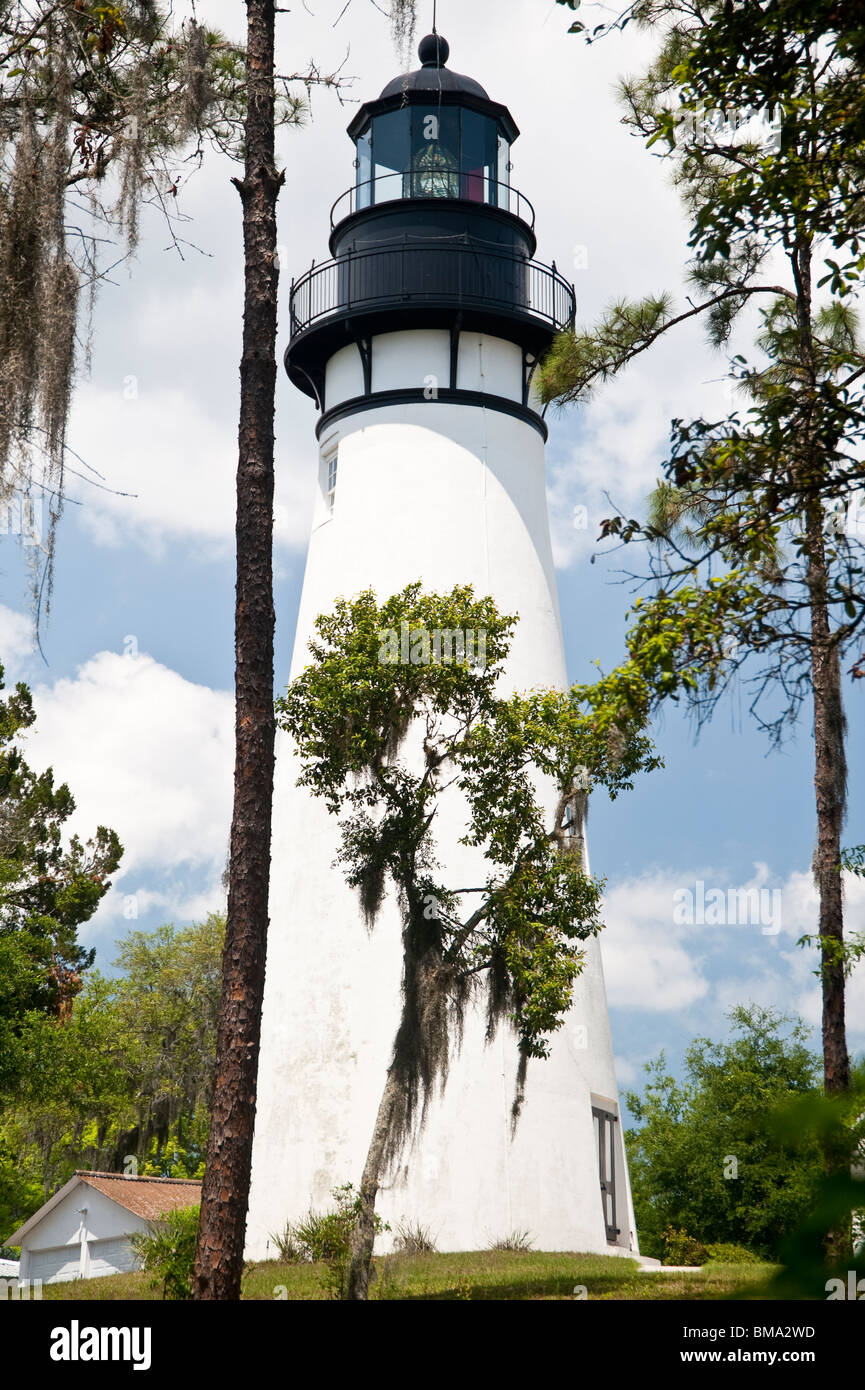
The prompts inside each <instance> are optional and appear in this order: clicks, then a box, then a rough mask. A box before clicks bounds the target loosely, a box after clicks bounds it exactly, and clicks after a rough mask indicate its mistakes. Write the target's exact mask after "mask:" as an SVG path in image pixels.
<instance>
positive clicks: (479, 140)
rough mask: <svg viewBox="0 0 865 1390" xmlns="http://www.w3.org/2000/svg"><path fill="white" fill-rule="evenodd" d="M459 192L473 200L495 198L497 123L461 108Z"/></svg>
mask: <svg viewBox="0 0 865 1390" xmlns="http://www.w3.org/2000/svg"><path fill="white" fill-rule="evenodd" d="M461 124H462V144H461V150H460V168H461V172H462V196H463V197H464V198H468V199H469V200H470V202H473V203H495V202H496V187H495V185H496V174H495V168H496V123H495V121H494V120H492V119H491V118H490V117H489V116H481V115H480V114H479V113H478V112H477V111H463V112H462V122H461Z"/></svg>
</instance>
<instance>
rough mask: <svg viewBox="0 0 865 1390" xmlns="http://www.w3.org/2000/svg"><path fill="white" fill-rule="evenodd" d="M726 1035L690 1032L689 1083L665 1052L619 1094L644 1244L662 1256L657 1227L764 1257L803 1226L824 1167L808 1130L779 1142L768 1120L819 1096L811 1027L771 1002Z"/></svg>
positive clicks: (738, 1017)
mask: <svg viewBox="0 0 865 1390" xmlns="http://www.w3.org/2000/svg"><path fill="white" fill-rule="evenodd" d="M729 1018H730V1022H731V1024H732V1029H731V1034H732V1035H731V1037H730V1038H729V1039H728V1040H727V1041H725V1042H713V1041H712V1040H710V1039H709V1038H705V1037H700V1038H695V1040H694V1041H693V1043H692V1044H691V1045H690V1047H689V1048H688V1050H687V1052H686V1054H685V1071H684V1079H683V1080H682V1081H681V1082H677V1081H675V1080H674V1079H673V1077H672V1076H671V1075H670V1074H669V1072H668V1070H667V1065H666V1060H665V1058H664V1055H663V1053H661V1055H660V1056H659V1057H657V1058H656V1059H655V1060H654V1061H653V1062H649V1063H647V1064H646V1067H645V1071H646V1073H647V1077H648V1079H647V1081H646V1085H645V1088H644V1090H643V1091H642V1093H640V1094H638V1093H635V1092H629V1093H628V1094H627V1096H626V1101H627V1105H628V1108H629V1110H630V1111H631V1113H632V1115H633V1116H634V1119H635V1120H636V1121H637V1124H638V1126H639V1127H638V1128H636V1129H631V1130H629V1131H628V1132H627V1134H626V1141H627V1149H628V1166H629V1170H630V1176H631V1186H632V1191H633V1198H634V1214H635V1219H636V1222H637V1229H638V1230H639V1232H640V1247H641V1249H642V1250H643V1251H644V1253H646V1254H651V1255H655V1256H658V1257H661V1256H663V1255H664V1232H665V1230H667V1229H668V1228H670V1227H673V1228H674V1229H675V1230H684V1231H686V1232H687V1233H688V1235H689V1236H691V1237H693V1238H694V1239H696V1240H698V1241H700V1242H701V1243H702V1244H703V1245H706V1246H708V1245H710V1244H712V1243H720V1242H725V1243H735V1244H739V1245H744V1246H746V1247H747V1248H748V1249H750V1250H753V1251H755V1252H756V1253H757V1254H760V1255H763V1256H765V1257H766V1258H767V1259H776V1258H778V1255H779V1252H780V1249H781V1247H782V1245H783V1242H784V1240H785V1238H786V1237H788V1236H789V1235H790V1234H791V1233H792V1232H793V1231H795V1229H796V1228H797V1225H798V1223H799V1220H800V1217H801V1214H802V1211H803V1209H805V1208H807V1206H808V1205H809V1203H810V1202H811V1201H812V1199H813V1197H814V1195H815V1193H816V1192H817V1190H818V1186H819V1183H820V1181H821V1178H822V1175H823V1164H822V1151H821V1146H820V1142H819V1136H818V1135H817V1133H815V1132H814V1130H813V1129H803V1130H800V1131H799V1132H798V1133H788V1134H787V1135H786V1136H784V1137H783V1138H782V1137H780V1136H779V1134H778V1133H777V1131H776V1129H775V1128H773V1125H772V1123H771V1119H772V1116H773V1114H775V1113H777V1112H778V1111H779V1109H783V1107H784V1106H785V1105H787V1104H789V1102H790V1101H792V1100H795V1099H797V1098H801V1097H806V1096H814V1095H817V1094H819V1076H820V1071H819V1059H818V1058H817V1057H816V1056H815V1054H814V1053H813V1052H812V1051H811V1050H810V1048H809V1047H808V1046H807V1040H808V1036H809V1030H808V1029H807V1028H806V1027H805V1026H804V1024H802V1023H801V1022H796V1021H793V1020H790V1019H788V1018H786V1017H784V1016H783V1015H781V1014H779V1013H777V1012H776V1011H774V1010H771V1009H762V1008H759V1007H757V1006H751V1007H749V1008H744V1007H739V1008H736V1009H734V1010H733V1011H732V1013H731V1014H730V1015H729Z"/></svg>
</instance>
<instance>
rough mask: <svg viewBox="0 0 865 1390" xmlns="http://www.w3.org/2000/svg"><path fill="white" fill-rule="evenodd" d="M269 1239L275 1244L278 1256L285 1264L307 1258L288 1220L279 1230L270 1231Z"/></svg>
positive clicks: (299, 1261)
mask: <svg viewBox="0 0 865 1390" xmlns="http://www.w3.org/2000/svg"><path fill="white" fill-rule="evenodd" d="M270 1239H271V1240H272V1241H273V1243H274V1245H275V1246H276V1249H277V1252H278V1254H279V1258H280V1259H281V1260H283V1261H284V1262H285V1263H286V1264H289V1265H296V1264H301V1263H302V1262H303V1261H304V1260H306V1259H308V1256H307V1254H306V1251H305V1249H304V1247H303V1246H302V1245H301V1243H300V1241H299V1240H298V1238H297V1233H296V1231H295V1229H294V1227H293V1226H292V1224H291V1222H290V1221H286V1223H285V1225H284V1227H283V1228H282V1230H281V1231H271V1233H270Z"/></svg>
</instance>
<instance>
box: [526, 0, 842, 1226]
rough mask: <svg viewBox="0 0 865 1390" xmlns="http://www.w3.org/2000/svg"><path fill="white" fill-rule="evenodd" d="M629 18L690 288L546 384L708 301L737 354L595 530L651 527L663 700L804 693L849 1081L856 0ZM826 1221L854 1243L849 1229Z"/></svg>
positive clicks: (823, 901)
mask: <svg viewBox="0 0 865 1390" xmlns="http://www.w3.org/2000/svg"><path fill="white" fill-rule="evenodd" d="M572 8H573V6H572ZM632 20H633V21H634V22H636V23H638V24H640V25H642V26H643V27H645V28H647V29H649V30H651V31H652V32H653V33H654V35H655V36H656V37H657V39H658V49H657V55H656V57H655V59H654V61H653V62H652V64H651V65H650V67H649V69H648V70H647V71H646V72H644V73H643V74H642V75H641V76H640V77H637V78H633V79H629V80H627V81H626V82H624V83H623V84H622V89H621V96H622V99H623V103H624V107H625V112H626V115H625V121H626V124H628V125H629V126H630V127H631V129H632V130H633V131H634V133H635V134H636V135H638V136H639V137H640V138H642V139H643V140H644V141H645V142H646V145H647V147H651V148H652V150H653V152H654V153H660V157H661V158H662V159H663V160H665V161H666V162H667V163H668V167H669V168H670V170H671V173H672V175H673V178H674V180H675V182H676V184H677V185H678V187H679V190H680V192H681V194H682V197H683V201H684V205H685V208H686V211H687V214H688V217H689V221H690V225H691V231H690V245H691V247H692V249H693V258H692V259H691V261H690V262H689V264H688V278H689V281H690V287H691V289H692V291H693V294H692V295H691V296H690V307H689V308H688V309H687V310H683V311H681V312H678V313H676V312H674V309H673V305H672V301H671V299H670V298H669V297H668V296H657V295H656V296H652V297H649V298H646V299H644V300H643V301H641V302H639V303H636V304H620V305H616V306H614V308H613V309H611V310H610V311H608V313H607V314H606V315H605V316H604V318H603V319H602V321H601V323H600V324H599V325H598V326H597V327H595V328H589V329H586V330H581V331H579V332H577V333H575V334H573V335H562V336H561V337H560V339H559V340H558V342H557V344H556V345H555V346H554V349H553V351H552V353H551V355H550V357H549V358H548V360H547V362H546V363H545V364H543V366H542V368H541V378H542V391H543V392H544V394H545V395H546V396H547V398H548V399H557V400H560V401H566V400H575V401H580V400H585V399H587V397H588V396H589V395H590V394H591V392H592V390H593V389H594V387H595V386H596V384H597V383H599V382H602V381H604V380H606V379H608V378H609V377H611V376H613V375H615V374H616V373H617V372H619V371H620V370H621V369H623V368H624V367H625V366H626V365H627V363H629V362H630V361H632V360H633V359H634V358H635V357H636V356H637V355H638V354H639V353H641V352H643V351H645V350H647V349H648V348H649V347H651V345H652V344H653V343H654V342H655V341H657V339H658V338H659V337H660V336H661V335H663V334H666V333H668V332H669V331H670V330H672V329H674V328H675V327H677V326H678V325H679V324H681V323H682V322H683V321H684V320H686V319H692V318H699V319H700V320H701V322H702V323H703V324H704V325H705V328H706V332H707V335H708V339H709V342H710V343H711V345H712V346H713V347H714V348H715V349H717V350H718V351H724V352H726V353H727V355H728V371H729V380H730V385H731V387H732V389H733V392H734V394H735V395H737V396H738V397H739V399H740V400H742V402H743V408H742V409H741V410H734V411H732V412H731V413H730V414H729V415H728V416H727V417H726V418H723V419H720V420H711V419H709V420H707V419H704V418H701V419H697V420H693V421H690V422H688V421H683V420H679V419H677V420H674V421H673V422H672V429H671V451H670V455H669V457H668V458H667V459H666V460H665V461H664V463H663V474H664V476H663V479H662V480H661V482H660V484H659V486H658V488H657V489H656V491H655V494H654V496H653V498H652V499H651V504H650V508H649V515H648V517H647V518H646V520H645V521H643V522H640V521H638V520H634V519H633V518H625V517H623V516H617V517H612V518H609V519H608V520H607V521H605V522H604V523H603V524H602V534H603V535H606V536H610V537H614V538H620V539H622V540H624V541H626V542H627V541H632V540H636V539H638V540H642V541H644V542H646V543H647V545H648V552H649V555H650V572H649V574H648V575H647V576H644V577H643V578H644V580H645V581H646V582H647V583H648V586H649V587H650V589H651V590H652V591H653V593H652V595H651V597H649V598H648V599H641V600H640V601H639V602H638V604H637V607H636V609H635V610H634V616H635V619H636V621H635V624H634V627H633V628H632V630H631V631H630V633H629V634H628V657H629V663H630V664H633V665H634V666H635V667H636V669H637V671H638V672H639V674H640V676H641V677H642V678H643V679H644V680H645V681H646V682H647V683H648V684H649V685H650V686H651V688H652V690H653V703H657V702H658V701H660V700H664V699H674V700H675V699H679V698H682V699H683V700H684V701H685V702H687V703H688V704H689V705H690V707H691V708H692V709H693V710H695V711H696V713H697V716H698V718H699V719H700V720H702V719H704V718H707V717H708V716H709V715H710V714H711V712H712V710H713V709H714V707H715V704H716V702H717V700H718V698H719V697H720V695H721V694H722V693H723V692H724V690H725V689H726V688H727V687H728V685H729V683H730V681H731V680H732V679H733V678H734V677H736V676H737V675H738V673H739V672H740V670H743V668H745V669H744V671H743V679H745V680H746V681H747V682H748V684H749V688H750V690H751V695H752V701H751V710H752V712H753V713H754V714H755V716H756V717H757V719H758V720H759V722H760V723H761V725H762V726H763V727H764V728H765V729H767V730H768V732H769V733H770V734H771V735H772V737H773V739H774V740H775V741H778V740H780V739H781V738H782V737H783V736H784V734H785V733H786V732H787V731H788V730H789V729H790V728H791V726H792V725H793V724H794V723H795V722H796V721H797V719H798V716H799V714H800V710H801V706H802V703H803V701H805V700H808V701H809V702H810V703H811V705H812V709H813V720H814V724H813V728H814V789H815V803H816V813H817V814H816V819H817V845H816V849H815V853H814V860H813V865H814V875H815V880H816V884H817V888H818V894H819V903H820V909H819V927H818V931H817V932H816V933H813V934H811V935H810V936H809V937H803V938H802V940H803V942H804V941H806V940H815V941H816V942H817V943H819V946H820V955H821V959H820V974H821V981H822V987H823V1051H824V1082H825V1086H826V1089H827V1091H829V1092H830V1093H835V1092H844V1091H845V1090H846V1088H847V1086H848V1084H849V1076H850V1064H849V1056H848V1052H847V1044H846V1026H845V973H846V971H847V969H848V968H849V966H850V965H851V963H852V961H853V959H854V957H852V956H851V955H850V944H851V943H845V941H844V914H843V899H842V887H841V833H842V828H843V824H844V818H845V813H846V791H847V762H846V724H845V715H844V708H843V699H842V688H841V671H842V665H843V663H844V662H845V660H846V659H847V658H848V657H849V655H850V654H851V653H854V654H858V655H857V659H855V660H854V662H853V666H852V667H851V670H850V673H851V675H852V676H853V677H858V676H861V675H862V656H861V652H862V645H861V644H862V634H863V630H865V565H863V560H865V549H863V536H862V534H861V527H860V525H859V524H857V522H856V520H855V518H856V515H857V513H856V510H855V502H856V500H857V493H858V492H859V491H860V490H861V488H862V485H863V481H865V472H863V464H862V446H863V442H865V394H863V382H865V351H863V346H862V342H861V339H860V336H859V325H858V316H857V305H856V301H857V298H858V297H860V291H861V281H862V272H863V270H865V253H863V227H865V209H863V204H862V197H861V185H862V172H863V167H865V98H863V91H865V87H863V82H862V76H863V55H865V39H863V30H862V26H861V17H860V16H859V15H858V11H857V10H856V9H855V7H853V6H848V5H843V4H842V5H829V4H823V3H818V4H816V5H811V4H808V5H805V4H803V3H800V0H769V2H768V3H766V4H761V5H759V6H758V5H753V4H743V3H734V2H733V0H724V2H723V3H722V0H710V3H709V4H707V5H705V6H701V7H699V8H698V9H696V10H695V9H694V8H693V7H692V6H691V5H689V4H686V3H679V0H638V3H636V4H634V5H631V6H629V7H628V9H627V10H626V11H625V12H624V14H623V15H621V16H620V17H619V19H618V20H617V21H616V22H615V23H614V24H613V25H612V26H601V31H600V32H603V33H606V32H609V31H610V29H611V28H612V29H615V28H622V27H624V25H625V24H626V23H629V22H631V21H632ZM600 32H599V34H598V35H597V37H600ZM591 37H592V38H594V37H595V35H594V34H593V35H592V36H591ZM769 115H771V117H772V125H773V135H772V137H771V138H769V131H768V129H767V116H769ZM755 121H756V123H757V128H756V129H754V128H753V123H754V122H755ZM761 122H762V127H761ZM821 272H822V273H821ZM749 304H754V305H755V306H758V310H757V316H758V321H757V331H756V333H755V342H754V351H753V353H752V354H751V355H749V356H745V355H743V354H742V353H734V354H732V355H731V346H730V339H731V334H732V332H733V329H734V326H735V325H736V324H737V322H738V320H739V319H740V317H741V315H742V311H743V309H744V308H745V307H746V306H747V305H749ZM852 945H853V949H854V952H856V951H857V950H858V947H857V945H856V943H852ZM826 1158H827V1165H828V1166H829V1169H830V1171H831V1170H833V1169H836V1168H838V1166H839V1164H842V1163H843V1154H842V1153H841V1152H840V1150H839V1151H838V1152H837V1153H834V1154H832V1153H829V1152H828V1151H827V1155H826ZM831 1239H832V1241H834V1242H835V1244H836V1247H838V1246H839V1244H843V1243H844V1240H845V1237H844V1236H843V1234H842V1233H840V1232H836V1233H834V1234H833V1236H832V1237H831Z"/></svg>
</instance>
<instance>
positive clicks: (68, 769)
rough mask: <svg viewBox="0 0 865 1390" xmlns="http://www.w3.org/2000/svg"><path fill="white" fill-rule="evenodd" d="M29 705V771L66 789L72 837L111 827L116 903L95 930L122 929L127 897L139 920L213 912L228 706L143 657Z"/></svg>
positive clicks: (121, 661) (108, 660)
mask: <svg viewBox="0 0 865 1390" xmlns="http://www.w3.org/2000/svg"><path fill="white" fill-rule="evenodd" d="M34 702H35V705H36V711H37V721H36V726H35V729H34V730H33V731H32V732H31V733H30V735H29V736H28V757H29V759H30V761H31V762H32V763H33V765H34V766H36V767H39V768H41V767H45V766H48V765H50V766H51V767H53V769H54V773H55V778H56V780H57V781H65V782H68V783H69V786H70V789H71V791H72V794H73V796H74V797H75V801H76V805H77V809H76V812H75V817H74V824H73V828H74V829H76V830H78V831H79V833H84V834H90V833H92V831H93V830H94V829H95V827H96V826H97V825H109V826H111V827H113V829H115V830H116V831H117V833H118V835H119V836H120V839H121V841H122V843H123V845H124V850H125V852H124V856H123V860H122V863H121V870H120V873H119V875H118V877H117V879H116V881H115V882H116V887H115V891H114V892H113V893H112V894H111V895H110V899H109V900H106V902H105V904H103V906H102V908H101V909H100V915H99V922H98V923H95V924H94V925H97V926H98V925H100V924H102V923H104V922H105V921H106V920H107V919H108V918H111V919H120V920H122V916H123V898H124V897H125V896H126V895H128V894H132V893H136V892H142V893H143V896H142V898H141V899H140V906H139V911H144V910H145V909H146V908H147V907H148V906H149V905H163V904H164V906H165V909H166V914H167V913H168V910H169V909H170V910H172V911H177V912H178V914H179V915H186V912H181V909H183V908H187V909H190V908H191V909H194V911H195V912H196V913H198V912H200V911H201V910H202V909H209V907H211V906H217V905H218V899H219V890H218V884H219V878H220V875H221V874H222V871H223V868H224V864H225V856H226V851H227V846H228V833H229V826H230V817H231V794H232V772H233V766H234V743H233V732H234V731H233V723H234V713H233V703H234V702H233V698H232V696H231V695H230V694H229V693H228V692H226V691H220V690H211V689H209V688H208V687H207V686H203V685H196V684H194V683H193V682H192V681H187V680H184V679H183V677H182V676H179V675H178V674H177V673H176V672H175V671H171V670H169V669H168V668H167V667H165V666H162V665H160V664H159V663H158V662H157V661H154V660H153V658H152V657H149V656H146V655H139V656H119V655H117V654H115V653H112V652H100V653H99V654H98V655H97V656H95V657H93V658H92V660H90V661H88V662H87V663H86V665H84V666H82V667H81V668H80V670H79V671H78V672H77V674H76V676H75V678H74V679H64V680H59V681H57V682H56V683H55V684H54V685H53V686H48V685H41V686H37V687H36V688H35V690H34ZM148 894H149V895H150V897H148ZM154 894H155V895H156V896H154Z"/></svg>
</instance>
